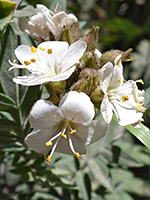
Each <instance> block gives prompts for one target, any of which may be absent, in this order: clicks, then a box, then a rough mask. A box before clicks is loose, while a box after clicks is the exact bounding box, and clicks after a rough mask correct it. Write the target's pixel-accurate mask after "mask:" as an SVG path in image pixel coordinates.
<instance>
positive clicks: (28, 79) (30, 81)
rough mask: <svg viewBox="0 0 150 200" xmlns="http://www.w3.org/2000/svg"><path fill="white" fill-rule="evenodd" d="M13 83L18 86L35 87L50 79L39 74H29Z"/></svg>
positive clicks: (18, 77) (17, 78) (19, 77)
mask: <svg viewBox="0 0 150 200" xmlns="http://www.w3.org/2000/svg"><path fill="white" fill-rule="evenodd" d="M13 81H14V82H15V83H17V84H21V85H25V86H34V85H41V84H43V83H45V82H48V81H49V79H47V77H46V78H45V77H43V76H41V75H38V74H28V75H26V76H17V77H16V78H13Z"/></svg>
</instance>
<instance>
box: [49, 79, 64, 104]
mask: <svg viewBox="0 0 150 200" xmlns="http://www.w3.org/2000/svg"><path fill="white" fill-rule="evenodd" d="M46 87H47V90H48V91H50V97H49V100H50V101H51V102H53V103H54V104H55V105H58V104H59V101H60V99H61V98H62V97H63V95H64V94H65V92H66V81H58V82H49V83H48V84H47V86H46Z"/></svg>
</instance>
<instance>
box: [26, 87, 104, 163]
mask: <svg viewBox="0 0 150 200" xmlns="http://www.w3.org/2000/svg"><path fill="white" fill-rule="evenodd" d="M94 115H95V111H94V105H93V103H92V102H91V101H90V98H89V97H88V96H87V95H86V94H85V93H82V92H81V93H78V92H76V91H71V92H69V93H67V94H66V95H65V96H64V97H63V98H62V99H61V101H60V103H59V106H58V107H57V106H55V105H54V104H53V103H51V102H50V101H46V100H38V101H37V102H36V103H35V104H34V105H33V107H32V110H31V113H30V116H29V121H30V124H31V126H32V127H33V128H34V130H33V131H32V132H31V133H30V134H29V135H27V137H26V138H25V143H26V144H27V145H28V147H29V148H31V149H33V150H34V151H36V152H38V153H44V154H47V153H48V152H49V151H50V150H51V153H50V155H48V156H47V160H48V161H50V160H51V157H52V155H53V153H54V151H56V152H61V153H64V154H69V155H76V157H77V158H79V157H80V154H85V153H86V148H85V145H87V144H89V143H93V142H96V141H97V140H98V139H100V138H101V137H102V136H104V135H105V133H106V129H107V124H106V122H105V121H96V120H93V121H92V119H93V117H94Z"/></svg>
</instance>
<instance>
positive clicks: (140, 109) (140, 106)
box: [136, 104, 142, 112]
mask: <svg viewBox="0 0 150 200" xmlns="http://www.w3.org/2000/svg"><path fill="white" fill-rule="evenodd" d="M136 108H137V110H138V111H139V112H141V111H142V105H141V104H140V105H138V106H137V107H136Z"/></svg>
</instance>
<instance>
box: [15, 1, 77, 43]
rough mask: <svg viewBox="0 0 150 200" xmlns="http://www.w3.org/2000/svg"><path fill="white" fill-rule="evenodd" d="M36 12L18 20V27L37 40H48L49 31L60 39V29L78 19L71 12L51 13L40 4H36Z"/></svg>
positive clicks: (67, 26)
mask: <svg viewBox="0 0 150 200" xmlns="http://www.w3.org/2000/svg"><path fill="white" fill-rule="evenodd" d="M36 11H37V14H36V15H33V16H31V17H29V18H21V19H20V20H19V26H20V29H21V30H22V31H23V32H25V33H27V34H28V35H30V36H31V37H32V38H34V39H36V40H37V41H38V42H41V41H43V40H44V41H47V40H50V39H51V38H50V32H51V33H52V34H53V36H54V37H55V39H56V40H59V39H60V36H61V33H62V29H63V28H64V27H66V28H69V27H70V26H71V25H72V24H73V23H74V22H76V21H78V20H77V18H76V17H75V16H74V15H73V14H68V15H67V14H66V13H65V12H63V11H62V12H57V11H55V13H53V12H52V11H50V10H49V9H48V8H47V7H46V6H44V5H42V4H37V5H36Z"/></svg>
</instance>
